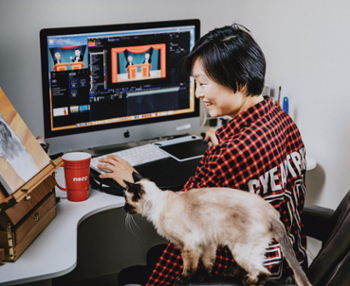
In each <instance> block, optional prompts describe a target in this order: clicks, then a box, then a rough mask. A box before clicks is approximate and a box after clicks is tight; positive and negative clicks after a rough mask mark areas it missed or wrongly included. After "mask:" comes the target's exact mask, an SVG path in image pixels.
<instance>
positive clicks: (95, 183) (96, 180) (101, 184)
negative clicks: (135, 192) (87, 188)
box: [90, 168, 125, 197]
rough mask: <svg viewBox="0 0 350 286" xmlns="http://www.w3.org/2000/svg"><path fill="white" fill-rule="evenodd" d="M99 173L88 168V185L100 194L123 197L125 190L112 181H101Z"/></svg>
mask: <svg viewBox="0 0 350 286" xmlns="http://www.w3.org/2000/svg"><path fill="white" fill-rule="evenodd" d="M99 175H100V174H99V173H98V172H97V171H95V170H94V169H92V168H90V185H91V186H92V187H93V188H96V189H98V190H100V191H101V192H104V193H107V194H111V195H115V196H122V197H123V196H124V190H125V188H124V187H122V186H121V185H119V184H118V183H117V182H116V181H115V180H113V179H109V178H108V179H101V178H100V177H99Z"/></svg>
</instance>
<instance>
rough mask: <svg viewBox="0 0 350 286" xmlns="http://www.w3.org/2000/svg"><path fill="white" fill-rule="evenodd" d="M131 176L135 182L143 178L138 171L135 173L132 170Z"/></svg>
mask: <svg viewBox="0 0 350 286" xmlns="http://www.w3.org/2000/svg"><path fill="white" fill-rule="evenodd" d="M132 178H133V179H134V182H135V183H136V182H138V181H140V180H141V179H143V177H142V176H141V175H140V174H139V173H136V172H132ZM125 183H126V182H125Z"/></svg>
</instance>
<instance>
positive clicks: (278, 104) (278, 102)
mask: <svg viewBox="0 0 350 286" xmlns="http://www.w3.org/2000/svg"><path fill="white" fill-rule="evenodd" d="M281 89H282V86H280V88H279V92H278V99H277V102H276V105H277V106H279V107H281V106H280V98H281Z"/></svg>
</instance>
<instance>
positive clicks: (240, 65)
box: [184, 24, 266, 95]
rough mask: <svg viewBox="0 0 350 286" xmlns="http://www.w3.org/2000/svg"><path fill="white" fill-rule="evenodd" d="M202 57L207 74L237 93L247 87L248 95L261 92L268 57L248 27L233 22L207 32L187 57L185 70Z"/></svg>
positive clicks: (189, 68) (188, 70)
mask: <svg viewBox="0 0 350 286" xmlns="http://www.w3.org/2000/svg"><path fill="white" fill-rule="evenodd" d="M199 58H200V59H201V61H202V64H203V68H204V70H205V72H206V74H207V76H208V77H209V78H211V79H212V80H214V81H215V82H217V83H219V84H221V85H224V86H226V87H228V88H230V89H232V90H233V91H234V92H237V91H239V90H240V89H241V88H243V87H244V86H246V88H247V90H246V93H247V95H260V94H261V93H262V90H263V88H264V79H265V71H266V61H265V56H264V54H263V52H262V50H261V49H260V47H259V45H258V44H257V43H256V42H255V41H254V39H253V37H252V36H251V35H250V31H249V30H248V29H247V28H245V27H243V26H241V25H239V24H233V25H232V26H225V27H223V28H217V29H214V30H213V31H210V32H209V33H207V34H206V35H204V36H203V37H202V38H200V39H199V40H198V41H197V43H196V44H195V46H194V48H193V50H192V52H191V53H190V54H189V55H188V56H187V57H186V58H185V62H184V68H185V71H186V72H188V73H189V74H191V73H192V68H193V64H194V62H195V61H196V60H197V59H199Z"/></svg>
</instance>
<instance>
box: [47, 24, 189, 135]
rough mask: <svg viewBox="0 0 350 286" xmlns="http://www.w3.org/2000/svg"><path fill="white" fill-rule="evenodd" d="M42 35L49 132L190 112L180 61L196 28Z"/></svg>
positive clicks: (187, 86) (70, 132) (62, 132)
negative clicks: (44, 39) (45, 52)
mask: <svg viewBox="0 0 350 286" xmlns="http://www.w3.org/2000/svg"><path fill="white" fill-rule="evenodd" d="M46 39H47V57H48V59H47V68H48V85H47V86H48V97H49V98H48V99H47V98H46V103H47V104H48V106H49V111H48V110H45V112H47V114H49V117H50V124H51V128H50V130H49V131H50V132H55V133H61V134H63V135H67V134H74V133H80V132H84V131H90V130H99V129H104V127H107V128H108V125H110V124H114V126H116V125H118V124H119V126H122V124H123V123H128V124H129V123H130V121H137V123H135V124H141V123H142V122H141V121H145V122H146V121H147V119H151V118H157V117H164V116H170V117H171V116H173V115H178V114H185V113H191V112H194V109H195V95H194V83H193V80H192V79H191V78H190V77H189V76H187V75H185V74H184V73H183V72H182V62H183V58H184V57H185V56H186V55H187V54H189V53H190V51H191V49H192V47H193V46H194V44H195V26H174V27H171V26H170V27H158V28H157V27H156V28H146V29H134V30H121V31H108V32H98V31H94V32H88V33H71V34H65V35H63V34H60V35H51V36H47V38H46ZM44 86H45V85H44ZM44 96H45V92H44ZM44 103H45V100H44ZM44 106H47V105H46V104H44ZM46 109H48V108H47V107H46ZM48 112H49V113H48ZM45 116H46V115H45ZM148 121H150V120H148ZM46 129H47V128H46ZM84 129H85V130H84ZM46 131H47V130H46ZM50 132H49V134H46V135H50Z"/></svg>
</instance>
